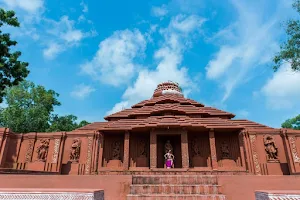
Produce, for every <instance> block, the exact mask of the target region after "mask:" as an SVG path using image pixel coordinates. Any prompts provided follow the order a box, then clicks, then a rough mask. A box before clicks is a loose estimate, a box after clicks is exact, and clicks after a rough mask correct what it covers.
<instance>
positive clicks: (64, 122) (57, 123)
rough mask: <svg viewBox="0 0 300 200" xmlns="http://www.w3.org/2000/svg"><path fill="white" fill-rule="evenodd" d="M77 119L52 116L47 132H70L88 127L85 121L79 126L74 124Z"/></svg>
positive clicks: (72, 116) (69, 116) (70, 116)
mask: <svg viewBox="0 0 300 200" xmlns="http://www.w3.org/2000/svg"><path fill="white" fill-rule="evenodd" d="M76 120H77V117H76V116H74V115H66V116H58V115H53V116H52V119H51V120H50V123H51V126H50V128H49V129H48V130H47V131H49V132H55V131H72V130H74V129H77V128H80V127H83V126H85V125H88V124H89V123H88V122H87V121H85V120H83V121H81V122H80V123H79V124H78V123H77V122H76Z"/></svg>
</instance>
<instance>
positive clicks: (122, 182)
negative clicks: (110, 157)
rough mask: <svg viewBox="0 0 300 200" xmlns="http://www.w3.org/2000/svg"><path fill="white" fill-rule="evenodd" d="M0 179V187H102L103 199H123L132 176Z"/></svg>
mask: <svg viewBox="0 0 300 200" xmlns="http://www.w3.org/2000/svg"><path fill="white" fill-rule="evenodd" d="M0 180H1V181H0V188H67V189H71V188H72V189H76V188H80V189H104V195H105V200H125V199H126V195H127V194H128V193H129V188H130V187H129V186H130V184H131V183H132V176H130V175H109V176H72V175H70V176H62V175H52V176H49V175H47V176H44V175H38V176H34V175H0Z"/></svg>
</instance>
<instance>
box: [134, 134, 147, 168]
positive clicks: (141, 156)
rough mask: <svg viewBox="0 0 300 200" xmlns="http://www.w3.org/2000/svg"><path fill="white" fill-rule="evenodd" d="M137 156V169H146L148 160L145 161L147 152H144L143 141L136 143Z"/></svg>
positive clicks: (144, 142)
mask: <svg viewBox="0 0 300 200" xmlns="http://www.w3.org/2000/svg"><path fill="white" fill-rule="evenodd" d="M137 150H138V152H137V153H138V154H137V158H136V166H137V167H147V166H148V159H147V150H146V141H145V140H144V139H141V140H139V142H138V149H137Z"/></svg>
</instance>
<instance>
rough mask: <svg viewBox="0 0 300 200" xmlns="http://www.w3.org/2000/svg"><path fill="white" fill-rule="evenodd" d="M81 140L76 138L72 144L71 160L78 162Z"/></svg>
mask: <svg viewBox="0 0 300 200" xmlns="http://www.w3.org/2000/svg"><path fill="white" fill-rule="evenodd" d="M80 148H81V140H80V139H79V138H75V139H74V140H73V143H72V146H71V153H70V161H72V162H78V160H79V156H80Z"/></svg>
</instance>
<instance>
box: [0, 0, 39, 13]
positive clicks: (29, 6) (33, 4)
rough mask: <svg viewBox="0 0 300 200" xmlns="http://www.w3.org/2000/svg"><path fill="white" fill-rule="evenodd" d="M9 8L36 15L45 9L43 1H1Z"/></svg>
mask: <svg viewBox="0 0 300 200" xmlns="http://www.w3.org/2000/svg"><path fill="white" fill-rule="evenodd" d="M1 1H2V2H4V3H5V4H6V6H8V7H9V8H13V9H15V8H19V9H23V10H25V11H27V12H30V13H34V12H37V11H38V10H39V9H41V8H43V5H44V1H43V0H1Z"/></svg>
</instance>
